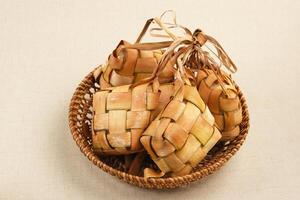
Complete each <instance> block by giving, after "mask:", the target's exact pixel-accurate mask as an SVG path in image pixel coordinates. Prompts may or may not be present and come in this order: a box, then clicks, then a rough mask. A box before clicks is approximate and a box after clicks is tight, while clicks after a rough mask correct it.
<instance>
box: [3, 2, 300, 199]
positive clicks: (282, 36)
mask: <svg viewBox="0 0 300 200" xmlns="http://www.w3.org/2000/svg"><path fill="white" fill-rule="evenodd" d="M166 9H174V10H176V11H177V15H178V22H179V23H181V24H183V25H186V26H187V27H190V28H191V29H195V28H197V27H201V28H202V29H203V30H205V31H206V32H207V33H210V34H211V35H213V36H215V37H216V38H217V39H218V40H219V41H220V42H221V43H222V44H223V46H224V47H225V49H226V50H227V52H228V53H229V54H230V55H231V57H232V58H233V59H234V60H235V62H236V64H237V65H238V67H239V71H238V73H237V74H235V75H234V78H235V79H236V80H237V82H238V83H239V84H240V86H241V88H242V89H243V91H244V93H245V95H246V96H247V99H248V103H249V107H250V114H251V129H250V134H249V136H248V138H247V140H246V143H245V144H244V146H242V148H241V150H240V151H239V152H238V153H237V154H236V156H234V157H233V158H232V159H231V160H230V161H229V162H228V163H227V165H226V166H224V167H223V168H222V169H221V170H220V171H218V172H217V173H215V174H213V175H211V176H209V177H208V178H205V179H204V180H202V181H201V182H199V183H197V184H194V185H192V186H190V187H188V188H184V189H178V190H171V191H148V190H143V189H139V188H136V187H133V186H130V185H127V184H125V183H123V182H120V181H119V180H117V179H116V178H114V177H111V176H109V175H107V174H105V173H103V172H102V171H100V170H99V169H98V168H96V167H95V166H93V165H92V163H91V162H89V161H88V160H87V159H86V158H85V157H84V156H83V155H82V154H81V153H80V152H79V149H78V148H77V146H76V145H75V143H74V141H73V140H72V138H71V135H70V133H69V128H68V120H67V112H68V105H69V100H70V98H71V95H72V92H73V91H74V89H75V87H76V85H77V84H78V83H79V82H80V80H81V79H82V78H83V77H84V76H85V75H86V74H87V73H88V72H89V71H90V70H92V69H93V68H94V67H95V66H96V65H98V64H100V63H102V62H104V60H105V59H106V57H107V56H108V54H109V53H110V52H111V51H112V50H113V48H114V47H115V46H116V44H117V43H118V41H119V40H120V39H127V40H129V41H133V40H134V39H135V37H136V36H137V33H138V31H139V30H140V28H141V27H142V25H143V23H144V21H145V20H146V19H148V18H149V17H153V16H158V15H159V14H160V13H161V12H162V11H164V10H166ZM299 18H300V3H299V1H296V0H295V1H271V0H267V1H260V0H255V1H246V0H234V1H208V0H206V1H201V0H195V1H189V0H184V1H183V0H182V1H159V0H152V1H100V0H89V1H83V0H82V1H79V0H64V1H58V0H55V1H40V0H36V1H34V0H30V1H23V0H20V1H12V0H7V1H4V0H0V199H1V200H6V199H8V200H15V199H25V200H27V199H31V200H35V199H74V200H77V199H78V200H79V199H89V200H93V199H145V200H146V199H164V200H175V199H202V200H206V199H231V200H232V199H267V198H268V199H298V198H299V194H300V193H299V187H300V177H299V176H300V171H299V168H300V148H299V139H300V138H299V130H300V125H299V124H300V121H299V119H300V114H299V113H300V111H299V110H300V106H299V104H300V103H299V99H300V92H299V87H298V84H299V83H298V81H300V74H299V72H300V70H299V69H300V67H299V63H300V59H299V53H300V39H299V38H300V37H299V36H300V20H299Z"/></svg>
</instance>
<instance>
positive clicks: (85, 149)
mask: <svg viewBox="0 0 300 200" xmlns="http://www.w3.org/2000/svg"><path fill="white" fill-rule="evenodd" d="M94 70H95V69H94ZM94 70H93V71H92V72H90V73H89V74H88V75H86V76H85V78H84V79H83V80H82V81H81V82H80V84H79V85H78V87H77V88H76V90H75V92H74V94H73V96H72V99H71V102H70V105H69V127H70V130H71V134H72V136H73V139H74V140H75V142H76V144H77V146H78V147H79V148H80V150H81V152H82V153H83V154H84V155H85V156H86V157H87V158H88V159H89V160H90V161H92V162H93V164H95V165H96V166H98V167H99V168H100V169H102V170H103V171H105V172H107V173H109V174H110V175H112V176H117V177H118V178H119V179H121V180H124V181H125V182H127V183H130V184H133V185H136V186H139V187H143V188H152V189H164V188H177V187H181V186H185V185H187V184H189V183H192V182H195V181H197V180H200V179H201V178H204V177H206V176H208V175H209V174H212V173H213V172H215V171H216V170H218V169H219V168H221V167H222V166H223V165H224V164H225V163H226V162H227V161H228V160H229V159H230V158H231V157H232V156H233V155H234V154H235V153H236V152H237V151H238V150H239V148H240V147H241V145H242V144H243V143H244V141H245V139H246V136H247V134H248V131H249V127H250V123H249V111H248V106H247V103H246V99H245V97H244V95H243V93H242V91H241V90H240V88H239V86H238V85H237V84H236V83H235V82H234V81H233V83H234V86H235V87H236V89H237V91H238V95H239V97H240V101H241V106H242V114H243V120H242V123H241V125H240V127H241V131H240V134H239V136H237V137H236V138H235V139H234V140H233V141H231V142H230V145H229V146H230V147H228V148H227V149H226V150H225V155H224V156H222V157H221V158H218V159H217V160H215V159H212V160H211V161H209V162H208V163H207V164H206V165H205V166H204V167H203V168H201V169H199V170H196V171H193V172H192V173H190V174H187V175H184V176H177V177H167V178H148V179H145V178H144V177H141V176H136V175H131V174H128V173H126V172H123V171H120V170H118V169H115V168H113V167H111V166H109V165H107V164H105V163H104V162H102V161H101V160H100V159H99V158H98V156H97V155H96V154H95V153H94V152H93V151H92V150H91V148H90V146H89V144H88V142H87V141H86V140H85V138H84V137H83V136H82V135H81V134H80V132H79V131H78V126H77V122H78V119H77V115H78V109H79V106H80V103H81V101H82V100H83V98H84V95H86V94H87V92H88V91H89V89H90V88H91V87H92V86H93V84H94V82H95V81H94V77H93V72H94Z"/></svg>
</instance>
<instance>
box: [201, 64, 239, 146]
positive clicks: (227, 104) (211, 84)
mask: <svg viewBox="0 0 300 200" xmlns="http://www.w3.org/2000/svg"><path fill="white" fill-rule="evenodd" d="M220 73H222V74H223V76H222V77H223V78H222V77H220V78H219V80H218V78H217V76H216V74H215V73H214V72H213V71H212V70H208V69H203V70H199V71H198V74H197V85H198V90H199V93H200V95H201V97H202V99H203V100H204V102H205V104H207V105H208V107H209V109H210V111H211V112H212V114H213V116H214V118H215V121H216V125H217V127H218V128H219V130H220V131H221V133H222V140H224V141H227V140H232V139H234V138H235V137H236V136H237V135H238V134H239V133H240V127H239V124H240V123H241V122H242V107H241V103H240V99H239V97H238V92H237V90H236V88H235V87H234V85H233V83H232V81H231V80H230V78H229V77H228V75H226V74H225V73H224V72H220ZM221 78H222V80H220V79H221ZM219 81H221V84H223V85H221V84H220V82H219Z"/></svg>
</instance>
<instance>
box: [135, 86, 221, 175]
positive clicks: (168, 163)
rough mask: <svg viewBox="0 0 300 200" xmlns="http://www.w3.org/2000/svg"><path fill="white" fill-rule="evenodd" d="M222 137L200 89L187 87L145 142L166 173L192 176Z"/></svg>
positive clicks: (151, 127) (149, 130)
mask: <svg viewBox="0 0 300 200" xmlns="http://www.w3.org/2000/svg"><path fill="white" fill-rule="evenodd" d="M220 138H221V134H220V133H219V131H218V129H217V128H216V127H215V126H214V118H213V116H212V114H211V113H210V111H209V109H208V108H207V106H206V105H205V104H204V102H203V101H202V99H201V97H200V95H199V93H198V91H197V89H196V88H195V87H193V86H188V85H184V86H182V87H181V88H180V89H179V92H178V93H177V94H176V95H175V96H174V98H173V99H172V100H171V101H170V102H169V104H168V105H167V106H166V108H165V109H164V110H163V112H162V113H161V114H160V115H159V117H158V118H157V119H156V120H154V121H153V122H151V124H150V125H149V127H148V128H147V129H146V131H145V132H144V133H143V136H142V138H141V142H142V144H143V146H144V147H145V149H146V150H147V152H148V154H150V156H151V158H152V159H153V161H154V162H155V163H156V164H157V166H158V167H159V168H160V169H161V170H162V172H164V173H168V172H170V173H171V176H181V175H185V174H189V172H190V171H192V169H193V168H194V167H196V166H197V164H198V163H199V162H200V161H201V160H202V159H203V158H204V157H205V156H206V154H207V153H208V151H209V150H210V149H211V148H212V147H213V146H214V145H215V144H216V143H217V141H218V140H219V139H220ZM146 176H147V175H146Z"/></svg>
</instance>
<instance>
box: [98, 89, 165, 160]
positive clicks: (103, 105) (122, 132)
mask: <svg viewBox="0 0 300 200" xmlns="http://www.w3.org/2000/svg"><path fill="white" fill-rule="evenodd" d="M159 97H160V93H159V91H158V87H156V86H154V84H142V85H139V86H136V87H134V88H133V89H131V88H130V85H125V86H118V87H111V88H107V89H105V90H101V91H98V92H96V93H95V94H94V96H93V114H94V116H93V134H92V141H93V147H94V150H95V151H96V152H98V153H103V154H113V155H117V154H129V153H133V152H137V151H141V150H142V147H141V145H140V142H139V139H140V136H141V134H142V133H143V131H144V129H145V128H146V127H147V126H148V124H149V122H150V121H151V120H152V119H153V118H154V116H153V114H152V112H153V111H154V110H155V109H156V108H157V106H158V104H159Z"/></svg>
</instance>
